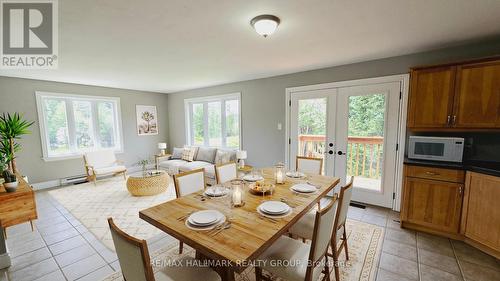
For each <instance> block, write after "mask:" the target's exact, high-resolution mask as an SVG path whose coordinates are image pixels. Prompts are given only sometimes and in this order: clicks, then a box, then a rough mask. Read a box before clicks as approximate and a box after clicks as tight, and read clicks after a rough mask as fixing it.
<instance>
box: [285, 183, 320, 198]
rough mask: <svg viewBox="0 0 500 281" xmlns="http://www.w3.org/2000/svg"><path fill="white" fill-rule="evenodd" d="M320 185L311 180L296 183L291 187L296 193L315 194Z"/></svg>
mask: <svg viewBox="0 0 500 281" xmlns="http://www.w3.org/2000/svg"><path fill="white" fill-rule="evenodd" d="M318 189H320V187H319V186H317V185H314V184H311V183H309V182H304V183H298V184H294V185H292V186H291V187H290V190H291V191H292V192H293V193H294V194H296V195H302V196H308V195H310V194H315V193H316V192H317V191H318Z"/></svg>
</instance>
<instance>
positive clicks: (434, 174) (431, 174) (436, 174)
mask: <svg viewBox="0 0 500 281" xmlns="http://www.w3.org/2000/svg"><path fill="white" fill-rule="evenodd" d="M425 173H426V174H427V175H429V176H439V174H438V173H435V172H425Z"/></svg>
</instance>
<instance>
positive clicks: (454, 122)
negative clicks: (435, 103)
mask: <svg viewBox="0 0 500 281" xmlns="http://www.w3.org/2000/svg"><path fill="white" fill-rule="evenodd" d="M456 123H457V116H456V115H453V119H452V120H451V124H452V125H455V124H456Z"/></svg>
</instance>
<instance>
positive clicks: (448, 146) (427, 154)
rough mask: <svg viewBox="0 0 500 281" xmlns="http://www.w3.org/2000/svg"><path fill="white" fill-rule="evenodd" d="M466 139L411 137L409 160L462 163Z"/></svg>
mask: <svg viewBox="0 0 500 281" xmlns="http://www.w3.org/2000/svg"><path fill="white" fill-rule="evenodd" d="M463 154H464V138H443V137H422V136H410V140H409V144H408V158H410V159H422V160H434V161H447V162H462V157H463Z"/></svg>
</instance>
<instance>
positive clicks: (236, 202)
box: [231, 180, 245, 207]
mask: <svg viewBox="0 0 500 281" xmlns="http://www.w3.org/2000/svg"><path fill="white" fill-rule="evenodd" d="M243 185H244V183H243V181H242V180H232V181H231V188H232V192H231V206H233V207H242V206H244V205H245V191H244V189H243V188H244V186H243Z"/></svg>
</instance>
